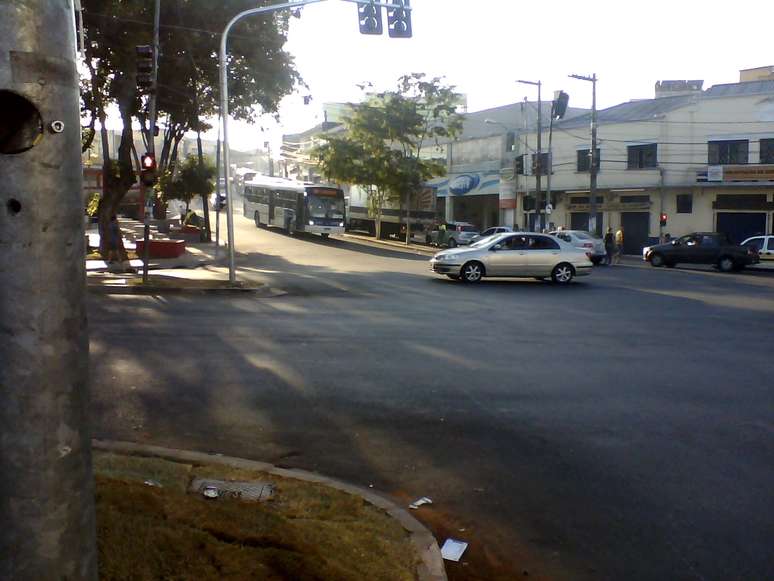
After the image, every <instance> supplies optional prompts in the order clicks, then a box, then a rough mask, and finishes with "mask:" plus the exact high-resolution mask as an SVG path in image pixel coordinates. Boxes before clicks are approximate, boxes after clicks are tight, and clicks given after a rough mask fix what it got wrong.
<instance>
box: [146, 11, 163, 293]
mask: <svg viewBox="0 0 774 581" xmlns="http://www.w3.org/2000/svg"><path fill="white" fill-rule="evenodd" d="M160 19H161V0H156V7H155V13H154V17H153V72H152V73H151V74H152V75H153V84H152V85H151V94H150V100H149V102H148V116H149V117H150V136H149V137H148V153H150V154H151V155H152V156H153V158H154V159H155V158H156V88H157V86H158V85H157V80H158V76H159V25H160ZM150 190H151V192H153V188H150ZM143 201H144V202H145V207H144V208H143V218H144V221H145V225H144V227H143V236H142V239H143V246H142V282H143V284H145V283H147V282H148V263H149V262H150V216H149V215H148V214H149V213H148V202H147V200H143Z"/></svg>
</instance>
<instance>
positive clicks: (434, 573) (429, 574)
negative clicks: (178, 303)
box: [92, 439, 447, 581]
mask: <svg viewBox="0 0 774 581" xmlns="http://www.w3.org/2000/svg"><path fill="white" fill-rule="evenodd" d="M92 447H93V448H94V449H96V450H102V451H105V452H120V453H123V454H130V455H134V456H152V457H155V458H162V459H167V460H173V461H184V462H189V463H194V464H197V463H198V464H221V465H224V466H230V467H232V468H242V469H246V470H256V471H260V472H266V473H267V474H273V475H276V476H281V477H283V478H293V479H295V480H301V481H303V482H314V483H316V484H322V485H324V486H329V487H331V488H334V489H336V490H340V491H342V492H346V493H348V494H352V495H355V496H359V497H361V498H362V499H363V500H365V501H366V502H368V503H369V504H371V505H373V506H375V507H377V508H380V509H382V510H383V511H384V512H386V513H387V514H388V515H389V516H391V517H392V518H394V519H396V520H397V521H398V522H399V523H400V524H401V526H403V528H404V529H405V530H406V531H407V532H408V534H409V539H410V540H411V543H412V544H413V545H414V547H415V548H416V550H417V553H418V554H419V558H420V563H419V565H418V566H417V578H418V579H419V581H447V577H446V570H445V569H444V565H443V558H442V557H441V550H440V549H439V548H438V543H437V542H436V540H435V537H434V536H433V534H432V533H431V532H430V531H429V530H428V529H427V528H425V526H424V525H423V524H422V523H420V522H419V521H418V520H417V519H415V518H414V517H413V516H411V515H410V514H409V513H408V511H407V510H406V509H404V508H401V507H400V506H398V505H397V504H395V503H394V502H392V501H391V500H388V499H387V498H386V497H384V496H381V495H379V494H376V493H375V492H373V491H371V490H367V489H365V488H361V487H359V486H355V485H352V484H347V483H346V482H342V481H341V480H336V479H334V478H328V477H327V476H322V475H320V474H315V473H313V472H307V471H306V470H289V469H286V468H277V467H276V466H274V465H273V464H269V463H268V462H258V461H254V460H246V459H244V458H234V457H232V456H215V455H212V454H205V453H203V452H192V451H189V450H177V449H174V448H163V447H161V446H152V445H145V444H134V443H132V442H116V441H113V440H97V439H94V440H92Z"/></svg>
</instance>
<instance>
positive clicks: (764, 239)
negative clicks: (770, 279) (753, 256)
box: [742, 236, 774, 264]
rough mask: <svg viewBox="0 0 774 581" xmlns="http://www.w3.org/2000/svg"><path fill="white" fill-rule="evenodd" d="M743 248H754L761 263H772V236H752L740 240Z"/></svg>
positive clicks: (773, 255) (773, 245)
mask: <svg viewBox="0 0 774 581" xmlns="http://www.w3.org/2000/svg"><path fill="white" fill-rule="evenodd" d="M742 246H744V247H745V248H754V249H755V250H756V252H758V257H759V258H760V261H761V263H763V264H766V263H769V264H774V236H753V237H752V238H748V239H747V240H745V241H744V242H742Z"/></svg>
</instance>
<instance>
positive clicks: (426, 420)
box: [90, 216, 774, 581]
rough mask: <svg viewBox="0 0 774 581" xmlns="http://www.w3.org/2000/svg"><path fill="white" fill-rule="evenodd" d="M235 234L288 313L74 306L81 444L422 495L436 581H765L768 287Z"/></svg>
mask: <svg viewBox="0 0 774 581" xmlns="http://www.w3.org/2000/svg"><path fill="white" fill-rule="evenodd" d="M235 222H236V225H237V249H238V250H239V251H240V253H242V255H241V257H240V259H239V264H240V268H241V270H242V272H243V273H244V276H246V277H248V278H254V279H255V280H260V281H264V282H267V283H269V284H271V285H272V286H274V287H277V288H281V289H283V290H285V291H287V293H288V294H287V295H285V296H282V297H278V298H272V299H255V298H251V297H246V296H238V297H224V296H180V295H178V296H174V295H167V296H158V297H142V296H97V295H93V296H91V297H90V331H91V338H92V339H91V347H92V384H93V387H92V391H93V401H94V404H93V407H94V412H95V414H94V424H95V425H94V432H95V435H96V436H97V437H105V438H114V439H124V440H134V441H141V442H153V443H156V444H159V445H165V446H173V447H181V448H191V449H197V450H204V451H216V452H222V453H225V454H230V455H236V456H244V457H249V458H254V459H260V460H268V461H271V462H275V463H278V464H280V465H283V466H289V467H301V468H305V469H310V470H316V471H319V472H322V473H325V474H328V475H331V476H335V477H339V478H343V479H346V480H350V481H353V482H356V483H359V484H361V485H365V486H368V485H373V486H374V488H375V489H378V490H383V491H386V492H387V493H389V494H391V495H392V496H393V497H395V498H398V499H400V500H402V501H403V500H405V501H407V502H408V501H411V500H413V499H415V498H417V497H420V496H430V497H431V498H432V499H433V501H434V504H433V505H432V506H426V507H423V508H421V509H420V510H419V511H417V516H418V517H419V518H420V519H421V520H423V521H425V522H426V523H428V524H429V525H430V526H431V527H432V528H433V529H434V530H435V532H436V534H437V536H438V537H439V539H441V540H442V539H443V537H445V536H447V535H448V536H454V537H457V538H461V539H464V540H468V541H470V542H471V546H470V548H469V549H468V552H467V553H466V555H465V559H464V561H465V563H464V564H463V563H460V564H449V566H448V570H449V573H450V577H451V578H452V579H486V580H494V579H514V578H516V577H518V578H522V577H523V576H524V575H525V573H527V574H528V575H529V578H531V579H616V580H618V579H626V580H639V579H643V580H665V579H670V580H682V579H686V580H687V579H718V580H721V579H722V580H724V581H727V580H730V579H745V580H750V579H767V578H768V579H771V578H774V552H773V551H772V550H771V548H772V539H774V503H773V495H772V490H774V462H773V459H774V439H773V438H772V436H773V435H774V417H773V415H774V374H772V366H773V363H772V362H773V361H774V359H772V353H773V352H774V351H773V349H774V276H772V275H770V274H744V273H743V274H731V275H722V274H720V273H714V272H686V271H680V270H665V269H650V268H634V267H611V268H598V269H595V271H594V273H593V274H592V276H591V277H589V278H587V279H586V280H583V281H582V282H578V283H574V284H572V285H570V286H569V287H558V286H555V285H552V284H550V283H540V282H537V281H533V280H529V281H491V282H487V281H485V282H483V283H481V284H479V285H477V286H466V285H464V284H461V283H455V282H452V281H450V280H447V279H441V278H438V277H435V276H434V275H432V274H431V273H430V272H429V271H428V270H427V262H426V259H425V258H420V257H413V256H410V255H406V254H401V253H398V252H393V251H387V250H380V249H373V248H370V247H365V246H362V245H359V244H357V243H352V242H346V241H342V240H329V241H322V240H321V239H319V238H311V237H304V238H290V237H287V236H284V235H282V234H280V233H276V232H270V231H265V230H255V228H254V227H253V226H252V225H251V223H250V222H249V221H247V220H245V219H243V218H242V217H241V216H236V217H235Z"/></svg>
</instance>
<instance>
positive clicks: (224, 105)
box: [156, 0, 325, 284]
mask: <svg viewBox="0 0 774 581" xmlns="http://www.w3.org/2000/svg"><path fill="white" fill-rule="evenodd" d="M156 1H157V2H158V0H156ZM319 2H325V0H301V1H300V2H286V3H285V4H276V5H274V6H264V7H262V8H252V9H250V10H245V11H244V12H240V13H239V14H237V15H236V16H234V18H232V19H231V20H230V21H229V23H228V24H226V28H225V29H223V35H222V36H221V38H220V53H219V55H218V65H219V67H220V115H221V117H222V119H223V170H224V177H225V180H226V227H227V229H228V281H229V282H230V283H231V284H235V283H236V267H235V264H234V216H233V210H232V208H231V185H230V184H229V183H228V181H229V172H230V171H231V168H230V167H229V164H230V162H231V159H230V154H229V144H228V70H227V69H226V67H227V65H228V63H227V61H226V57H227V52H226V51H227V46H228V33H229V32H230V31H231V28H232V27H233V26H234V25H235V24H236V23H237V22H239V21H240V20H242V19H243V18H245V17H246V16H251V15H253V14H261V13H263V12H274V11H275V10H282V9H283V8H298V7H300V6H306V5H307V4H317V3H319Z"/></svg>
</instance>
